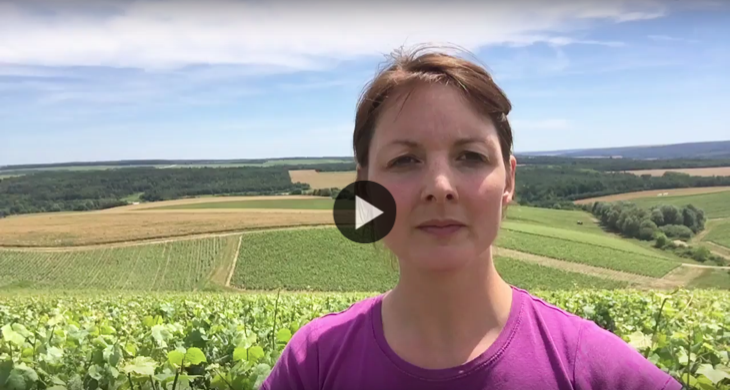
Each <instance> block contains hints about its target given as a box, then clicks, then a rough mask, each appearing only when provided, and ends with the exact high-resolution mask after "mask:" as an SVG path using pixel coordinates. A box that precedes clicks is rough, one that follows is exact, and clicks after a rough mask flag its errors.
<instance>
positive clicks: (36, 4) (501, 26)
mask: <svg viewBox="0 0 731 390" xmlns="http://www.w3.org/2000/svg"><path fill="white" fill-rule="evenodd" d="M525 3H526V2H524V3H520V4H500V5H498V4H497V3H493V4H470V3H465V2H458V3H451V4H448V5H446V4H445V3H442V2H440V1H436V0H435V1H430V2H429V3H428V6H425V7H424V8H423V9H422V10H421V11H423V12H420V13H419V14H417V12H415V11H414V10H413V8H409V7H405V6H404V4H400V5H391V6H389V7H388V8H383V7H382V6H384V4H381V3H377V4H373V5H372V7H371V8H364V7H362V4H360V3H357V2H348V3H339V4H337V5H328V7H327V8H325V7H323V6H324V5H325V4H326V3H324V2H322V3H312V4H307V5H304V4H298V3H282V2H279V3H276V2H275V3H268V4H262V3H260V2H256V1H253V2H242V1H216V2H213V3H207V7H201V6H200V5H199V4H195V3H194V2H177V3H175V6H170V4H171V3H168V2H165V1H158V0H147V1H138V2H118V1H112V0H104V1H99V2H96V3H94V4H84V3H82V2H81V1H80V0H76V1H73V0H68V1H62V2H49V1H44V0H38V1H32V2H22V3H21V2H14V1H3V0H0V37H3V38H0V91H2V92H3V93H1V94H0V123H3V126H2V129H0V166H11V165H27V164H54V163H55V164H59V163H68V162H96V161H100V162H103V161H130V160H153V159H154V160H231V159H276V158H294V157H292V156H296V157H304V158H314V157H320V156H330V157H332V156H341V157H352V141H351V137H352V122H353V118H352V117H353V114H354V110H355V103H356V100H357V98H358V97H359V94H360V91H361V89H362V88H363V86H364V85H365V83H366V82H367V81H368V80H369V78H370V77H372V76H373V74H374V72H375V70H376V68H377V66H378V65H379V64H382V62H383V60H384V54H386V53H389V52H390V51H391V50H393V49H395V48H397V47H398V46H401V45H406V46H411V45H414V44H419V43H425V42H435V43H449V44H453V45H459V46H461V47H463V48H465V49H467V50H469V51H470V52H471V53H473V54H474V56H475V57H476V59H477V60H478V61H479V62H481V63H482V64H484V65H486V66H487V68H488V70H490V72H491V73H492V75H493V76H494V77H495V79H496V81H497V83H498V85H499V86H500V87H501V88H503V89H504V90H505V91H506V93H507V95H508V97H509V98H510V99H511V101H512V102H513V107H514V110H513V111H512V112H511V114H510V115H509V116H508V117H509V119H510V121H511V124H512V127H513V130H514V133H515V150H516V152H515V153H516V154H519V153H535V152H554V151H565V150H577V149H579V150H581V149H599V148H610V147H633V146H650V145H669V144H679V143H695V142H711V141H727V140H728V134H729V133H728V129H729V127H731V120H730V116H729V115H728V114H729V111H728V110H729V103H730V101H729V95H728V90H727V89H726V85H727V84H726V82H729V81H731V79H730V78H729V73H728V66H729V62H728V61H729V60H728V58H729V43H730V42H729V38H728V35H727V32H728V31H729V19H728V12H729V4H728V3H724V2H720V1H716V0H710V1H705V0H704V1H678V2H672V3H668V2H666V1H660V0H647V1H637V2H626V1H621V0H614V1H608V2H606V1H604V2H600V1H596V2H594V1H590V2H583V3H577V2H573V1H568V0H566V1H558V2H555V3H552V4H549V5H547V4H545V3H543V4H541V3H540V2H530V4H525ZM385 11H388V12H385ZM163 16H164V17H163ZM356 16H357V18H356ZM434 23H439V25H437V26H436V27H435V25H434ZM376 24H377V25H378V28H377V29H375V30H374V28H373V26H374V25H376Z"/></svg>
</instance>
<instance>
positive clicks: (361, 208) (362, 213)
mask: <svg viewBox="0 0 731 390" xmlns="http://www.w3.org/2000/svg"><path fill="white" fill-rule="evenodd" d="M381 214H383V211H381V210H379V209H378V208H376V207H375V206H373V205H372V204H370V203H368V202H366V201H365V200H363V198H361V197H360V196H357V195H356V196H355V230H358V229H360V228H361V227H363V225H365V224H367V223H368V222H370V221H372V220H374V219H376V218H377V217H378V216H379V215H381Z"/></svg>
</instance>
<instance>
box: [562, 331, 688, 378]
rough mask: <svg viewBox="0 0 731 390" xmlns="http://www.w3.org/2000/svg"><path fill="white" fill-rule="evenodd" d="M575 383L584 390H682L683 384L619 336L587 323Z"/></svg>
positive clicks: (578, 346)
mask: <svg viewBox="0 0 731 390" xmlns="http://www.w3.org/2000/svg"><path fill="white" fill-rule="evenodd" d="M574 361H575V364H574V382H575V384H576V388H577V389H581V390H620V389H621V390H680V389H681V388H682V386H681V384H680V383H679V382H678V381H676V380H675V379H674V378H673V377H672V376H670V375H669V374H668V373H666V372H664V371H662V370H661V369H660V368H658V367H657V366H656V365H655V364H653V363H652V362H651V361H649V360H647V359H646V358H645V357H644V356H642V355H641V354H640V353H639V352H637V351H636V350H635V349H634V348H632V346H630V345H629V344H628V343H626V342H625V341H624V340H622V339H621V338H620V337H619V336H617V335H615V334H614V333H611V332H609V331H607V330H605V329H603V328H601V327H599V326H598V325H596V324H595V323H594V322H591V321H586V322H585V323H584V325H583V326H582V328H581V330H580V332H579V341H578V344H577V350H576V358H575V360H574Z"/></svg>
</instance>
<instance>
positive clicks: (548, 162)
mask: <svg viewBox="0 0 731 390" xmlns="http://www.w3.org/2000/svg"><path fill="white" fill-rule="evenodd" d="M517 160H518V164H522V165H542V166H569V167H581V168H585V169H593V170H596V171H631V170H640V169H683V168H713V167H727V166H729V160H728V159H671V160H633V159H627V158H574V157H557V156H520V155H519V156H517Z"/></svg>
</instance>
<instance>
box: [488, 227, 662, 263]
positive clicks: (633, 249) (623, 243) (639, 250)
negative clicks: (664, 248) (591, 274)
mask: <svg viewBox="0 0 731 390" xmlns="http://www.w3.org/2000/svg"><path fill="white" fill-rule="evenodd" d="M502 231H503V232H505V234H512V233H528V234H531V235H535V236H541V237H548V238H557V239H560V240H564V241H571V242H576V243H580V244H590V245H593V246H596V247H599V248H603V249H614V250H617V251H621V252H627V253H632V254H636V255H642V256H646V257H651V258H657V259H663V260H667V259H668V257H667V255H666V254H665V253H663V252H661V251H658V250H654V249H650V248H646V247H644V246H641V245H637V244H635V242H634V241H632V240H627V239H623V238H620V237H618V236H616V235H612V234H607V233H605V232H601V234H596V233H584V232H579V231H576V230H566V229H561V228H556V227H553V226H545V225H534V224H529V223H522V222H512V221H505V222H503V225H502ZM513 249H514V248H513Z"/></svg>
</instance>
